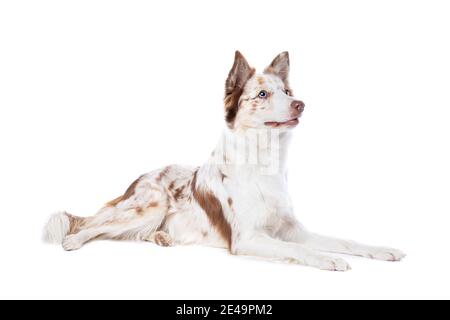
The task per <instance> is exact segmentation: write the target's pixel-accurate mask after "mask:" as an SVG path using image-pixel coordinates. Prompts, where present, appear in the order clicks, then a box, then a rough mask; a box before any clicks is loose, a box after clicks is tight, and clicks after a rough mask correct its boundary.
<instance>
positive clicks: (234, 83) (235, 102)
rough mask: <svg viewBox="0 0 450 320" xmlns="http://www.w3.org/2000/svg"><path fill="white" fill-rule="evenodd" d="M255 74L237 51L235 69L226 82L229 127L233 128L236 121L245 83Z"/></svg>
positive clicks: (226, 112) (226, 111)
mask: <svg viewBox="0 0 450 320" xmlns="http://www.w3.org/2000/svg"><path fill="white" fill-rule="evenodd" d="M254 73H255V69H253V68H251V67H250V66H249V64H248V62H247V60H245V58H244V56H243V55H242V54H241V53H240V52H239V51H236V53H235V55H234V63H233V67H232V68H231V70H230V73H229V74H228V78H227V81H225V100H224V102H225V121H226V122H227V125H228V127H230V128H233V126H234V120H235V119H236V115H237V112H238V109H239V98H240V97H241V94H242V92H243V91H244V86H245V83H246V82H247V80H248V79H250V78H251V77H252V76H253V74H254Z"/></svg>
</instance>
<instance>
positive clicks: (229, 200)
mask: <svg viewBox="0 0 450 320" xmlns="http://www.w3.org/2000/svg"><path fill="white" fill-rule="evenodd" d="M228 205H229V206H230V207H232V206H233V199H231V198H228Z"/></svg>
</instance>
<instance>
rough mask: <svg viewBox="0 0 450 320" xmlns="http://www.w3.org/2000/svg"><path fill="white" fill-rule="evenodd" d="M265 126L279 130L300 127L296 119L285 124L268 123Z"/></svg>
mask: <svg viewBox="0 0 450 320" xmlns="http://www.w3.org/2000/svg"><path fill="white" fill-rule="evenodd" d="M264 124H265V125H266V126H268V127H272V128H278V127H295V126H296V125H298V118H294V119H291V120H288V121H284V122H277V121H266V122H264Z"/></svg>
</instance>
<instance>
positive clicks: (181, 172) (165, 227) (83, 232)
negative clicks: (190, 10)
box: [44, 52, 405, 271]
mask: <svg viewBox="0 0 450 320" xmlns="http://www.w3.org/2000/svg"><path fill="white" fill-rule="evenodd" d="M288 75H289V56H288V53H287V52H283V53H281V54H279V55H278V56H277V57H276V58H275V59H274V60H273V61H272V63H271V64H270V65H269V66H268V67H267V68H266V69H265V70H264V71H263V72H262V73H256V72H255V70H254V69H253V68H251V67H250V66H249V64H248V63H247V61H246V60H245V58H244V57H243V56H242V54H241V53H239V52H236V55H235V60H234V64H233V67H232V69H231V70H230V72H229V75H228V78H227V80H226V85H225V120H226V121H225V122H226V126H225V129H224V131H223V136H222V138H221V141H227V146H230V145H232V146H233V145H236V144H237V143H238V141H240V140H242V139H246V138H249V139H250V138H251V137H250V133H251V132H252V134H254V132H255V130H259V131H264V130H265V131H269V132H272V131H273V132H276V133H277V137H278V138H279V139H278V143H277V144H273V145H272V144H269V143H261V142H260V141H259V140H258V139H256V140H255V141H256V142H255V148H256V149H257V153H258V157H259V158H258V159H262V160H261V161H257V162H256V163H242V162H239V161H238V159H237V158H238V157H239V154H238V152H236V150H235V149H234V148H229V147H225V148H224V147H223V144H222V143H219V144H218V147H217V148H216V149H215V150H214V151H213V153H212V155H211V157H210V158H209V159H208V161H206V163H205V164H204V165H203V166H201V167H187V166H179V165H170V166H167V167H164V168H161V169H158V170H155V171H152V172H149V173H146V174H144V175H142V176H140V177H139V178H138V179H137V180H135V181H134V182H133V183H132V184H131V185H130V186H129V187H128V189H127V190H126V191H125V193H124V194H123V195H121V196H120V197H118V198H116V199H114V200H111V201H109V202H108V203H106V204H105V206H104V207H103V208H101V209H100V210H99V211H98V213H97V214H96V215H94V216H91V217H78V216H74V215H71V214H69V213H66V212H60V213H56V214H54V215H53V216H52V217H51V218H50V219H49V221H48V223H47V225H46V227H45V232H44V237H45V239H46V240H47V241H49V242H55V243H62V246H63V248H64V249H65V250H76V249H79V248H81V247H82V246H83V245H84V244H85V243H87V242H89V241H92V240H95V239H117V240H121V239H131V240H144V241H152V242H154V243H156V244H158V245H161V246H172V245H185V244H202V245H210V246H217V247H222V248H227V249H228V250H229V252H230V253H231V254H236V255H250V256H258V257H265V258H271V259H278V260H286V261H291V262H295V263H298V264H302V265H308V266H312V267H316V268H320V269H324V270H336V271H345V270H348V269H350V267H349V265H348V264H347V262H346V261H344V260H343V259H341V258H336V257H332V256H329V255H326V254H324V252H334V253H341V254H349V255H356V256H362V257H367V258H373V259H380V260H387V261H398V260H400V259H402V258H403V257H404V256H405V255H404V254H403V253H402V252H401V251H399V250H396V249H391V248H383V247H374V246H367V245H363V244H359V243H357V242H354V241H349V240H340V239H335V238H330V237H326V236H321V235H318V234H315V233H312V232H310V231H308V230H306V229H305V228H304V227H303V226H302V225H301V224H300V223H299V222H298V221H297V219H296V217H295V215H294V211H293V208H292V205H291V200H290V197H289V195H288V192H287V182H286V166H285V164H286V151H287V148H288V145H289V140H290V136H291V134H292V129H293V128H294V127H295V126H296V124H297V123H298V118H299V117H300V116H301V114H302V112H303V109H304V104H303V102H301V101H298V100H296V99H295V98H294V97H293V94H292V90H291V89H290V88H289V84H288ZM261 91H264V92H265V94H263V96H260V92H261ZM273 154H277V155H278V156H277V163H276V164H274V163H270V161H273V160H271V159H273V157H271V155H273ZM219 160H220V161H219ZM263 160H264V161H263ZM268 161H269V163H267V162H268ZM268 165H269V166H270V165H272V166H273V167H274V168H275V169H276V170H272V171H271V172H267V171H266V172H264V170H263V169H267V166H268ZM263 172H264V173H263Z"/></svg>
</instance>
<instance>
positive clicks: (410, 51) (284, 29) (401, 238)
mask: <svg viewBox="0 0 450 320" xmlns="http://www.w3.org/2000/svg"><path fill="white" fill-rule="evenodd" d="M449 9H450V6H449V4H448V1H411V0H409V1H384V0H381V1H357V0H355V1H348V0H345V1H344V0H343V1H323V0H319V1H298V0H296V1H282V0H276V1H275V0H273V1H263V0H258V1H254V2H252V1H235V0H227V1H221V2H219V1H193V0H191V1H181V0H180V1H174V0H169V1H160V2H156V1H93V0H89V1H3V2H1V3H0V139H1V141H0V142H1V157H0V164H1V165H0V174H1V176H0V194H1V201H0V219H1V221H0V246H1V254H0V259H1V262H0V283H1V285H0V298H191V299H196V298H267V299H272V298H273V299H277V298H289V299H290V298H292V299H300V298H388V299H389V298H450V295H449V293H448V286H449V285H450V279H449V271H448V268H449V265H450V259H449V254H448V252H449V248H448V245H449V243H450V241H449V240H450V239H449V236H448V227H449V223H450V218H449V214H450V201H449V195H450V169H449V163H450V151H449V137H450V128H449V121H450V92H449V89H450V59H449V57H450V42H449V40H448V39H449V30H450V20H449V19H448V16H449V13H450V11H449ZM236 49H239V50H240V51H241V52H242V53H244V55H245V56H246V57H247V59H248V60H249V62H250V63H251V64H252V65H254V66H255V67H257V68H259V69H260V70H261V68H263V67H264V66H265V65H266V64H268V63H269V62H270V61H271V60H272V58H273V57H274V56H275V55H276V54H278V53H279V52H281V51H284V50H288V51H289V52H290V57H291V84H292V87H293V89H294V92H295V94H296V96H297V97H298V98H300V99H302V100H303V101H304V102H305V103H306V109H305V113H304V116H303V117H302V119H301V123H300V125H299V126H298V128H297V129H296V136H295V139H294V141H293V144H292V148H291V150H290V160H289V162H290V183H291V195H292V197H293V200H294V204H295V208H296V212H297V216H298V217H299V218H300V220H301V221H302V222H303V223H304V224H305V225H306V226H307V227H308V228H310V229H312V230H314V231H317V232H321V233H325V234H330V235H336V236H341V237H346V238H352V239H355V240H360V241H362V242H366V243H370V244H380V245H387V246H393V247H397V248H400V249H402V250H404V251H405V252H406V253H407V254H408V257H407V258H406V259H405V260H404V261H403V262H401V263H387V262H378V261H372V260H365V259H359V258H350V257H349V258H346V259H347V260H348V261H349V262H350V264H351V266H352V268H353V270H352V271H350V272H346V273H332V272H325V271H318V270H314V269H312V268H306V267H301V266H296V265H285V264H281V263H270V262H265V261H260V260H256V259H251V258H242V257H232V256H229V255H228V254H227V253H226V252H225V251H222V250H217V249H212V248H203V247H174V248H160V247H157V246H155V245H153V244H150V243H126V242H125V243H124V242H107V241H104V242H100V241H97V242H93V243H91V244H88V245H86V246H85V247H84V248H82V249H81V250H80V251H75V252H64V251H63V250H62V248H61V247H58V246H50V245H44V244H43V243H42V242H41V241H40V237H41V230H42V227H43V225H44V223H45V221H46V219H47V217H48V216H49V214H51V213H52V212H53V211H56V210H68V211H69V212H72V213H74V214H79V215H91V214H93V213H94V212H95V211H96V210H97V209H98V208H99V207H100V206H101V205H102V204H103V203H104V202H106V201H108V200H110V199H112V198H114V197H116V196H118V195H120V194H121V193H123V191H124V190H125V188H126V187H127V186H128V185H129V183H131V182H132V181H133V180H134V179H135V178H136V177H137V176H138V175H140V174H141V173H143V172H146V171H149V170H151V169H154V168H158V167H161V166H163V165H166V164H171V163H180V164H194V165H200V164H201V163H202V162H203V161H204V160H205V159H206V158H207V157H208V155H209V154H210V152H211V150H212V149H213V147H214V146H215V143H216V140H217V139H218V137H219V134H220V132H221V129H222V127H223V125H224V121H223V110H222V97H223V86H224V81H225V77H226V74H227V72H228V70H229V68H230V67H231V65H232V62H233V55H234V50H236Z"/></svg>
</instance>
